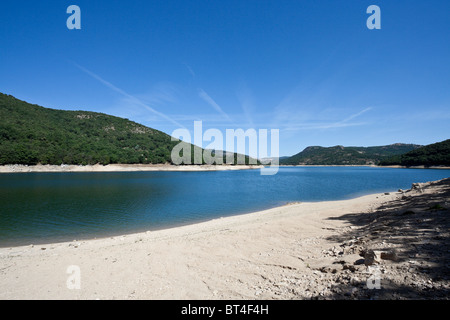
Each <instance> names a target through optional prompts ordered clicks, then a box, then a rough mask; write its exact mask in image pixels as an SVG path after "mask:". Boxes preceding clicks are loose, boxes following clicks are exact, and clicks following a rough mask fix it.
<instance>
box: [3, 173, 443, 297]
mask: <svg viewBox="0 0 450 320" xmlns="http://www.w3.org/2000/svg"><path fill="white" fill-rule="evenodd" d="M449 206H450V179H445V180H441V181H438V182H431V183H426V184H414V185H413V187H412V188H411V190H405V191H403V190H401V191H400V190H399V192H395V193H379V194H373V195H368V196H363V197H359V198H356V199H351V200H344V201H330V202H317V203H293V204H289V205H286V206H283V207H279V208H274V209H270V210H265V211H261V212H255V213H251V214H246V215H240V216H233V217H227V218H221V219H216V220H212V221H208V222H204V223H199V224H195V225H189V226H183V227H178V228H173V229H166V230H160V231H152V232H144V233H138V234H131V235H126V236H117V237H111V238H104V239H94V240H88V241H77V240H74V241H72V242H66V243H55V244H46V245H29V246H23V247H13V248H1V249H0V288H1V290H0V299H102V300H104V299H108V300H109V299H182V300H184V299H243V300H247V299H448V298H449V289H450V272H449V271H450V260H449V256H450V253H449V250H448V249H449V219H448V212H449V211H448V209H449V208H450V207H449Z"/></svg>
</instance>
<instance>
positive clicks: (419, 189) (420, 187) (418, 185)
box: [411, 182, 423, 193]
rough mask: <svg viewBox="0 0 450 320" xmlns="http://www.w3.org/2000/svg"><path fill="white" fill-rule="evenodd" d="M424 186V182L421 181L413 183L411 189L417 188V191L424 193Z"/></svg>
mask: <svg viewBox="0 0 450 320" xmlns="http://www.w3.org/2000/svg"><path fill="white" fill-rule="evenodd" d="M422 186H423V184H422V183H419V182H417V183H413V184H412V186H411V190H417V191H419V192H421V193H422V192H423V190H422Z"/></svg>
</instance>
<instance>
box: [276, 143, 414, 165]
mask: <svg viewBox="0 0 450 320" xmlns="http://www.w3.org/2000/svg"><path fill="white" fill-rule="evenodd" d="M419 147H420V146H419V145H415V144H402V143H396V144H392V145H387V146H377V147H343V146H334V147H319V146H312V147H307V148H306V149H304V150H303V151H302V152H299V153H297V154H296V155H294V156H292V157H290V158H287V159H283V160H281V161H280V163H281V164H283V165H299V164H300V165H376V164H378V163H380V162H381V161H382V160H384V159H387V158H389V157H392V156H395V155H399V154H404V153H406V152H408V151H411V150H414V149H417V148H419Z"/></svg>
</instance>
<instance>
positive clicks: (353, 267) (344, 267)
mask: <svg viewBox="0 0 450 320" xmlns="http://www.w3.org/2000/svg"><path fill="white" fill-rule="evenodd" d="M342 270H350V271H351V272H355V271H356V270H357V268H356V267H355V266H354V265H351V264H344V265H343V266H342Z"/></svg>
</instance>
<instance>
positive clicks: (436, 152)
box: [380, 139, 450, 167]
mask: <svg viewBox="0 0 450 320" xmlns="http://www.w3.org/2000/svg"><path fill="white" fill-rule="evenodd" d="M380 165H383V166H386V165H400V166H406V167H410V166H427V167H431V166H450V139H448V140H445V141H442V142H437V143H433V144H429V145H427V146H424V147H422V148H419V149H415V150H412V151H410V152H407V153H405V154H402V155H398V156H393V157H390V158H388V159H385V160H383V161H381V163H380Z"/></svg>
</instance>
